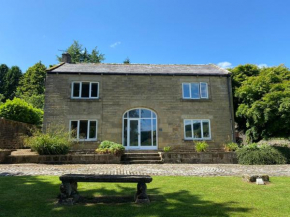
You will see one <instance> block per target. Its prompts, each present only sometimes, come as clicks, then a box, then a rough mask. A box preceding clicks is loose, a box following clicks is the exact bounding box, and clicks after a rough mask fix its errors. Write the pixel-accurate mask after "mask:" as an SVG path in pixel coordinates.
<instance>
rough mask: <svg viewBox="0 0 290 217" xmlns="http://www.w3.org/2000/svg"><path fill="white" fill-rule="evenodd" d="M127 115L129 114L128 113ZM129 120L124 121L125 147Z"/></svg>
mask: <svg viewBox="0 0 290 217" xmlns="http://www.w3.org/2000/svg"><path fill="white" fill-rule="evenodd" d="M126 114H127V112H126ZM127 123H128V119H124V140H123V145H124V146H127V133H128V124H127Z"/></svg>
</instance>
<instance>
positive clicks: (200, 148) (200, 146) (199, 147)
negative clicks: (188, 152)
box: [195, 141, 208, 152]
mask: <svg viewBox="0 0 290 217" xmlns="http://www.w3.org/2000/svg"><path fill="white" fill-rule="evenodd" d="M207 149H208V144H207V143H206V142H205V141H201V142H196V143H195V150H196V151H197V152H205V151H206V150H207Z"/></svg>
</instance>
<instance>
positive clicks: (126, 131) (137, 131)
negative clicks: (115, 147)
mask: <svg viewBox="0 0 290 217" xmlns="http://www.w3.org/2000/svg"><path fill="white" fill-rule="evenodd" d="M123 145H124V146H125V148H126V149H128V150H134V149H135V150H154V149H157V116H156V114H155V113H154V112H153V111H151V110H149V109H143V108H142V109H141V108H140V109H132V110H130V111H128V112H126V113H125V114H124V117H123Z"/></svg>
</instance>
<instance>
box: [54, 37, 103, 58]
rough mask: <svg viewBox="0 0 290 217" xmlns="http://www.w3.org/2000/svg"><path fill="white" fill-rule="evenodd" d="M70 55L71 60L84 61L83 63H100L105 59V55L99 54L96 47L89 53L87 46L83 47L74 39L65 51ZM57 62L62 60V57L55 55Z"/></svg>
mask: <svg viewBox="0 0 290 217" xmlns="http://www.w3.org/2000/svg"><path fill="white" fill-rule="evenodd" d="M65 52H67V53H69V54H70V55H71V62H72V63H78V62H85V63H101V62H102V61H104V60H105V55H104V54H101V53H100V52H99V51H98V50H97V47H95V48H94V49H93V50H92V52H91V53H88V51H87V48H83V45H81V44H80V43H79V42H78V41H74V42H73V44H72V45H71V46H69V47H68V48H67V49H66V51H65ZM57 59H58V61H59V62H61V61H62V57H59V56H57Z"/></svg>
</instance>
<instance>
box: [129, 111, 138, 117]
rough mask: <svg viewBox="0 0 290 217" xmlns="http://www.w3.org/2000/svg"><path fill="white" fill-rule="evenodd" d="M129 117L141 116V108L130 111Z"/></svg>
mask: <svg viewBox="0 0 290 217" xmlns="http://www.w3.org/2000/svg"><path fill="white" fill-rule="evenodd" d="M129 118H139V109H134V110H131V111H129Z"/></svg>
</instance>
